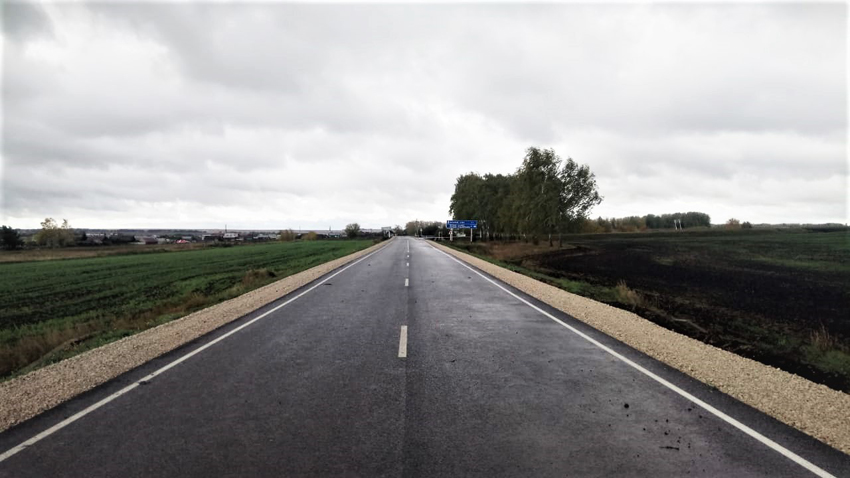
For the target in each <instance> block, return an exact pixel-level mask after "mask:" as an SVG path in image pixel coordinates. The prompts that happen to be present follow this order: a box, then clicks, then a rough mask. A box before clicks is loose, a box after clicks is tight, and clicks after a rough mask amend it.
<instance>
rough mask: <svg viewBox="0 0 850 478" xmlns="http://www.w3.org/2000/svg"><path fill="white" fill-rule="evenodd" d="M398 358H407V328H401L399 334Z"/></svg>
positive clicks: (403, 326) (404, 326)
mask: <svg viewBox="0 0 850 478" xmlns="http://www.w3.org/2000/svg"><path fill="white" fill-rule="evenodd" d="M398 358H407V326H406V325H402V326H401V334H400V335H399V336H398Z"/></svg>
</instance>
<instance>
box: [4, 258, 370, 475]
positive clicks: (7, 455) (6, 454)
mask: <svg viewBox="0 0 850 478" xmlns="http://www.w3.org/2000/svg"><path fill="white" fill-rule="evenodd" d="M382 249H383V248H381V249H378V250H376V251H372V252H370V253H369V254H366V255H365V256H363V257H361V258H360V259H357V260H356V261H354V262H352V263H351V264H348V265H347V266H345V267H343V268H342V269H340V270H338V271H336V272H335V273H333V274H332V275H330V276H327V277H322V278H321V279H322V280H318V279H315V280H317V283H316V284H315V285H313V286H312V287H310V288H309V289H307V290H305V291H304V292H301V293H300V294H298V295H296V296H295V297H293V298H291V299H289V300H287V301H286V302H284V303H282V304H280V305H278V306H276V307H275V308H273V309H271V310H268V311H266V312H264V313H263V314H261V315H259V316H257V317H255V318H253V319H251V320H249V321H248V322H245V323H244V324H242V325H240V326H239V327H236V328H235V329H233V330H231V331H230V332H227V333H226V334H224V335H222V336H220V337H218V338H217V339H215V340H213V341H211V342H209V343H207V344H204V345H203V346H201V347H198V348H197V349H195V350H193V351H191V352H189V353H188V354H186V355H184V356H182V357H180V358H179V359H177V360H175V361H173V362H171V363H169V364H168V365H166V366H164V367H162V368H160V369H158V370H156V371H155V372H153V373H151V374H149V375H146V376H145V377H144V378H142V379H139V380H136V381H135V382H133V383H131V384H130V385H127V386H126V387H124V388H122V389H121V390H118V391H117V392H115V393H113V394H112V395H109V396H108V397H106V398H104V399H102V400H100V401H99V402H96V403H94V404H92V405H89V406H88V407H86V408H84V409H83V410H80V411H79V412H77V413H75V414H74V415H71V416H70V417H68V418H66V419H64V420H62V421H61V422H59V423H57V424H56V425H53V426H52V427H50V428H48V429H47V430H44V431H43V432H41V433H39V434H38V435H35V436H34V437H32V438H30V439H29V440H27V441H25V442H23V443H21V444H20V445H18V446H16V447H14V448H10V449H9V450H7V451H6V452H4V453H3V454H2V455H0V463H2V462H3V461H4V460H6V459H8V458H10V457H11V456H13V455H15V454H16V453H18V452H20V451H21V450H23V449H24V448H27V447H30V446H32V445H34V444H35V443H37V442H39V441H41V440H42V439H44V438H46V437H48V436H50V435H52V434H53V433H56V432H57V431H59V430H61V429H62V428H65V427H66V426H68V425H70V424H71V423H74V422H75V421H77V420H79V419H80V418H82V417H84V416H86V415H88V414H89V413H91V412H93V411H95V410H97V409H98V408H100V407H102V406H104V405H106V404H107V403H109V402H111V401H113V400H115V399H116V398H118V397H120V396H121V395H124V394H125V393H127V392H129V391H131V390H133V389H134V388H136V387H138V386H139V384H140V383H141V382H148V381H150V380H151V379H153V378H154V377H156V376H157V375H160V374H161V373H163V372H165V371H167V370H169V369H171V368H172V367H174V366H176V365H178V364H180V363H181V362H183V361H185V360H188V359H189V358H191V357H193V356H195V355H197V354H199V353H201V352H203V351H204V350H206V349H208V348H210V347H212V346H213V345H215V344H217V343H219V342H221V341H222V340H224V339H226V338H228V337H230V336H231V335H233V334H235V333H236V332H239V331H240V330H242V329H244V328H245V327H248V326H249V325H251V324H253V323H254V322H257V321H258V320H260V319H263V318H265V317H267V316H268V315H269V314H271V313H273V312H276V311H277V310H278V309H280V308H282V307H284V306H286V305H288V304H290V303H291V302H293V301H295V300H296V299H298V298H300V297H302V296H304V295H305V294H307V293H308V292H310V291H312V290H313V289H315V288H317V287H319V286H320V285H322V284H323V283H324V282H325V281H326V280H328V279H332V278H334V277H336V276H337V275H339V274H341V273H342V272H343V271H345V270H346V269H348V268H349V267H352V266H354V265H355V264H357V263H358V262H360V261H362V260H364V259H366V258H367V257H369V256H371V255H372V254H375V253H377V252H380V251H381V250H382Z"/></svg>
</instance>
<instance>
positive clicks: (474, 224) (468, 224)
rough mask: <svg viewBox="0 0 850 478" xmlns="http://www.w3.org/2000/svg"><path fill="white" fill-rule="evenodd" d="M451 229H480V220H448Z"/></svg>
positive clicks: (448, 226)
mask: <svg viewBox="0 0 850 478" xmlns="http://www.w3.org/2000/svg"><path fill="white" fill-rule="evenodd" d="M446 227H447V228H449V229H478V221H446Z"/></svg>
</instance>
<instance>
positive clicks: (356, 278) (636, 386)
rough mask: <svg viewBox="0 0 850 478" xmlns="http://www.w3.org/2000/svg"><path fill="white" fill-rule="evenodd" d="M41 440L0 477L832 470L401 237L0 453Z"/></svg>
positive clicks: (844, 464)
mask: <svg viewBox="0 0 850 478" xmlns="http://www.w3.org/2000/svg"><path fill="white" fill-rule="evenodd" d="M319 284H320V285H319ZM313 286H316V287H315V288H313V289H312V290H310V289H309V288H310V287H313ZM305 290H309V292H307V293H305V294H303V295H302V296H300V297H298V299H297V300H292V301H291V302H289V303H287V304H286V305H285V306H284V307H281V308H279V309H277V310H275V311H274V312H273V313H270V314H268V315H267V316H264V317H262V319H260V320H256V321H255V322H252V323H250V325H248V326H246V327H244V328H243V329H241V330H238V331H236V332H235V333H233V334H232V335H229V336H226V337H225V338H224V339H222V340H220V341H218V342H216V343H214V344H213V345H211V346H209V347H208V348H206V349H204V350H202V351H201V352H199V353H197V354H195V355H193V356H191V357H190V358H188V359H186V360H184V361H182V362H181V363H179V364H178V365H176V366H174V367H172V368H170V369H168V370H166V371H164V372H163V373H161V374H159V375H157V376H155V377H154V378H153V379H150V380H146V381H144V384H143V385H140V386H137V387H135V388H133V389H132V390H129V391H128V392H126V393H124V394H122V395H120V396H118V397H116V398H114V399H113V400H111V401H108V402H107V403H105V404H103V405H102V406H98V407H96V408H93V409H92V408H91V405H92V404H95V403H98V402H99V401H100V400H102V399H104V398H106V397H110V396H111V394H113V393H115V392H116V391H120V390H122V389H123V388H124V387H126V386H127V385H128V384H132V383H136V382H137V381H139V380H141V379H142V378H143V377H145V376H146V375H148V374H150V373H151V372H154V371H156V370H158V369H160V368H161V367H163V366H166V365H168V364H169V363H172V362H174V361H175V360H180V359H181V357H183V356H185V355H186V354H188V353H192V351H193V350H197V349H198V348H199V347H204V346H205V344H209V343H212V342H213V341H215V340H217V339H218V338H220V337H223V336H225V334H227V333H229V332H230V331H233V330H236V328H238V327H240V326H242V325H244V324H248V323H249V322H251V321H252V320H253V319H255V318H257V317H260V316H261V315H262V313H263V312H264V311H268V310H272V309H273V308H274V307H276V306H278V305H280V304H283V303H285V302H286V301H289V300H291V299H292V298H293V297H296V296H298V294H300V293H302V292H304V291H305ZM547 314H548V315H547ZM553 318H554V319H555V320H553ZM557 320H560V321H562V322H563V325H562V324H560V323H558V322H557ZM565 325H566V326H565ZM567 327H572V328H574V329H575V331H573V330H570V329H569V328H567ZM576 332H578V333H576ZM580 334H585V335H586V336H587V337H583V336H582V335H580ZM588 338H590V339H591V340H588ZM593 341H598V343H594V342H593ZM600 345H601V346H602V347H609V348H610V351H613V352H615V353H616V354H619V355H620V356H621V357H622V359H621V358H618V357H617V356H615V355H612V353H610V351H606V350H604V349H603V348H601V347H600ZM623 359H626V360H630V361H633V362H634V364H636V365H638V366H639V367H644V368H645V369H646V370H648V371H650V372H651V373H652V374H656V375H657V377H659V378H661V379H662V380H665V381H669V382H670V383H672V384H675V387H677V388H680V391H684V392H686V393H688V394H692V396H693V397H694V399H695V400H702V401H705V402H706V403H708V404H710V405H711V406H713V407H716V408H717V409H718V410H722V412H723V414H728V416H729V417H733V418H734V419H735V420H738V421H740V422H741V423H743V424H745V425H746V426H747V427H751V428H752V429H753V430H754V432H755V435H753V434H747V433H745V432H743V431H742V430H741V428H740V427H736V426H733V425H732V424H730V422H729V420H726V419H724V418H723V417H722V416H719V415H718V414H716V413H712V412H711V411H709V410H706V409H705V408H704V407H702V406H700V405H699V404H697V403H695V402H694V400H690V399H688V398H687V397H686V396H683V394H682V393H680V392H677V391H676V390H673V389H671V388H670V387H668V386H665V385H663V384H662V383H660V382H659V381H658V380H656V379H654V378H652V377H650V376H648V375H647V374H646V373H642V372H641V371H639V370H637V369H636V368H635V366H634V365H630V364H629V363H627V362H626V361H624V360H623ZM87 407H89V409H90V411H89V412H88V413H85V414H84V415H83V416H80V417H79V418H78V419H76V420H75V421H73V422H70V423H67V425H66V426H65V425H64V424H65V423H66V422H63V420H64V419H66V418H67V417H68V416H72V415H73V414H74V413H76V412H78V411H80V410H86V409H87ZM57 424H60V426H59V427H56V425H57ZM51 427H54V428H52V429H51ZM45 430H48V433H43V434H42V438H41V439H39V440H38V441H35V442H33V443H31V445H30V446H27V447H25V448H23V449H20V451H17V452H16V453H14V454H7V455H6V456H7V458H6V459H5V460H4V461H2V462H0V476H3V477H7V476H8V477H28V476H33V477H43V476H86V477H89V476H122V477H134V476H198V477H201V476H203V477H207V476H329V475H333V476H469V475H478V476H611V475H628V476H682V475H693V476H813V474H815V475H816V474H821V475H822V476H829V474H833V475H836V476H842V475H846V474H850V457H848V456H847V455H844V454H842V453H840V452H838V451H836V450H833V449H831V448H829V447H827V446H825V445H823V444H821V443H819V442H817V441H815V440H813V439H811V438H809V437H807V436H805V435H803V434H801V433H799V432H797V431H795V430H793V429H791V428H789V427H786V426H784V425H782V424H780V423H778V422H776V421H775V420H772V419H770V418H768V417H766V416H764V415H762V414H760V413H759V412H757V411H755V410H752V409H750V408H749V407H746V406H744V405H742V404H740V403H738V402H736V401H735V400H733V399H731V398H729V397H727V396H725V395H722V394H720V393H719V392H717V391H714V390H712V389H710V388H709V387H706V386H704V385H702V384H700V383H698V382H696V381H694V380H691V379H689V378H687V377H685V376H684V375H682V374H680V373H678V372H676V371H674V370H671V369H669V368H668V367H666V366H664V365H662V364H660V363H658V362H656V361H654V360H652V359H650V358H648V357H646V356H644V355H642V354H640V353H637V352H635V351H634V350H631V349H630V348H628V347H626V346H624V345H622V344H620V343H619V342H616V341H614V340H613V339H610V338H609V337H607V336H605V335H603V334H601V333H599V332H596V331H595V330H592V329H590V328H589V327H587V326H585V325H583V324H581V323H579V322H578V321H576V320H574V319H572V318H571V317H569V316H566V315H565V314H563V313H560V312H557V311H555V310H552V309H550V308H549V307H547V306H545V305H543V304H540V303H539V302H537V301H535V300H533V299H530V298H528V297H526V296H524V295H523V294H520V293H518V292H516V291H515V290H513V289H511V288H510V287H508V286H506V285H504V284H502V283H499V282H498V281H494V280H493V279H492V278H490V277H488V276H486V275H483V274H480V273H479V272H478V271H476V270H473V269H471V268H469V267H468V266H466V265H464V264H461V263H459V262H458V261H457V260H455V259H454V258H452V257H450V256H448V255H446V254H445V253H443V252H441V251H439V250H438V249H436V248H434V247H433V246H431V245H430V244H429V243H426V242H425V241H421V240H415V239H409V238H396V239H394V240H392V241H391V242H390V243H389V244H387V245H386V246H385V247H384V248H382V249H380V250H378V251H377V252H375V253H374V254H372V255H370V256H367V257H365V258H364V259H362V260H360V261H359V262H356V263H354V264H352V265H350V266H348V267H347V268H345V269H342V270H338V271H336V272H334V273H332V274H330V275H329V276H328V277H326V278H323V279H321V280H320V281H318V282H316V283H314V284H311V285H310V286H308V287H305V288H304V289H302V290H301V291H296V292H294V293H293V294H290V295H289V296H288V297H284V298H282V299H281V300H279V301H278V302H277V303H276V304H271V305H269V306H268V307H266V308H265V309H264V310H261V311H258V312H256V313H254V314H251V315H249V316H247V317H245V318H243V319H240V320H239V321H237V322H236V323H234V324H231V325H230V326H228V327H225V328H223V329H222V330H220V331H216V332H215V333H213V334H210V335H209V336H208V337H205V338H204V339H202V340H200V341H198V342H197V343H194V344H191V345H190V346H187V347H184V348H183V349H180V350H177V351H175V352H173V353H171V354H168V355H167V356H165V357H162V358H160V359H157V360H155V361H153V362H151V363H150V364H147V365H145V366H143V367H141V368H140V369H139V370H135V371H133V372H130V373H128V374H126V375H125V376H123V377H119V378H118V379H116V380H114V381H112V382H110V383H108V384H106V385H104V386H102V387H100V388H98V389H96V390H94V391H92V392H90V393H87V394H84V395H83V396H81V397H79V398H77V399H75V400H72V401H70V402H68V403H67V404H64V405H62V406H60V407H58V408H57V409H55V410H53V411H51V412H48V413H45V414H43V415H42V416H39V417H36V418H34V419H32V420H30V421H28V422H26V423H24V424H22V425H20V426H18V427H15V428H13V429H11V430H8V431H7V432H4V433H3V434H0V453H3V452H4V451H6V450H11V449H14V447H16V446H18V445H19V444H20V443H22V442H24V441H26V440H28V439H30V438H32V437H33V436H36V435H38V434H39V433H42V432H44V431H45ZM759 437H762V438H764V440H763V439H761V438H759ZM765 440H767V442H766V441H765ZM769 443H773V444H774V445H776V446H772V445H771V446H769ZM789 456H790V458H789ZM794 457H796V458H794Z"/></svg>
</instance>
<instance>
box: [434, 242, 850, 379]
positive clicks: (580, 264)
mask: <svg viewBox="0 0 850 478" xmlns="http://www.w3.org/2000/svg"><path fill="white" fill-rule="evenodd" d="M827 231H831V232H827ZM445 244H449V243H445ZM451 245H452V246H453V247H456V248H459V249H462V250H465V251H467V252H471V253H473V254H474V255H476V256H478V257H480V258H482V259H485V260H488V261H490V262H493V263H496V264H499V265H502V266H504V267H506V268H508V269H511V270H514V271H516V272H519V273H522V274H525V275H528V276H530V277H534V278H536V279H538V280H541V281H543V282H547V283H549V284H552V285H555V286H557V287H560V288H562V289H564V290H567V291H569V292H572V293H575V294H578V295H582V296H585V297H589V298H591V299H595V300H598V301H601V302H605V303H607V304H610V305H613V306H616V307H620V308H623V309H626V310H630V311H634V312H636V313H637V314H638V315H640V316H642V317H644V318H646V319H649V320H651V321H653V322H655V323H657V324H659V325H662V326H664V327H666V328H669V329H672V330H675V331H677V332H679V333H682V334H685V335H688V336H690V337H693V338H696V339H699V340H702V341H704V342H706V343H709V344H712V345H715V346H717V347H720V348H723V349H725V350H729V351H732V352H735V353H737V354H739V355H742V356H745V357H749V358H752V359H755V360H758V361H760V362H762V363H765V364H768V365H772V366H776V367H779V368H782V369H784V370H786V371H789V372H792V373H796V374H798V375H801V376H804V377H806V378H809V379H810V380H813V381H816V382H819V383H823V384H826V385H829V386H830V387H832V388H835V389H838V390H842V391H845V392H850V232H848V230H847V229H846V228H845V229H836V228H828V229H824V230H822V231H821V230H805V229H787V230H767V229H726V228H725V227H724V228H722V229H713V230H702V231H700V230H694V231H692V232H688V231H678V232H676V231H668V232H655V233H651V234H649V233H635V234H574V235H569V236H566V238H565V244H564V247H562V248H557V247H549V246H548V245H544V244H539V245H534V244H533V243H525V242H521V241H513V242H503V241H489V242H476V243H472V244H469V243H467V242H465V241H458V242H454V243H451Z"/></svg>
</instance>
